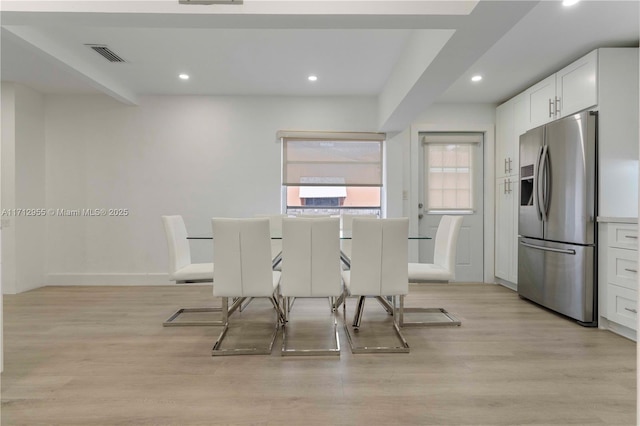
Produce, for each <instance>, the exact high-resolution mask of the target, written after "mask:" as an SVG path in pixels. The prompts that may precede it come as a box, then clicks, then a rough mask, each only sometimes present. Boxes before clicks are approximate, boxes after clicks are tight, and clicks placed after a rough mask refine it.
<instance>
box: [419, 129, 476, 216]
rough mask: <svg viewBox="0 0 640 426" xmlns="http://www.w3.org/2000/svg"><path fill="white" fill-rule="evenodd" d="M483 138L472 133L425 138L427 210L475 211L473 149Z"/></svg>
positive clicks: (427, 136)
mask: <svg viewBox="0 0 640 426" xmlns="http://www.w3.org/2000/svg"><path fill="white" fill-rule="evenodd" d="M481 137H482V135H480V134H471V133H469V134H464V133H463V134H452V133H446V134H445V133H429V134H428V135H425V136H424V138H423V143H424V144H425V150H424V153H425V165H426V168H427V173H426V176H425V179H426V182H425V192H426V193H425V194H424V195H425V200H426V206H427V211H433V212H437V211H473V209H474V200H473V158H474V155H473V150H474V149H477V148H478V147H479V144H480V142H481V139H480V138H481Z"/></svg>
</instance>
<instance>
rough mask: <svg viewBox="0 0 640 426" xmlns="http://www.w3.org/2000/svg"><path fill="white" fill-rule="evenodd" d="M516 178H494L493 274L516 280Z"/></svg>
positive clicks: (511, 280) (510, 280)
mask: <svg viewBox="0 0 640 426" xmlns="http://www.w3.org/2000/svg"><path fill="white" fill-rule="evenodd" d="M517 194H518V178H517V177H513V176H511V177H504V178H498V179H496V221H495V246H496V248H495V265H494V267H495V276H496V277H498V278H501V279H503V280H505V281H508V282H510V283H512V284H514V286H515V285H516V284H517V281H518V231H517V230H518V203H517V198H518V197H517Z"/></svg>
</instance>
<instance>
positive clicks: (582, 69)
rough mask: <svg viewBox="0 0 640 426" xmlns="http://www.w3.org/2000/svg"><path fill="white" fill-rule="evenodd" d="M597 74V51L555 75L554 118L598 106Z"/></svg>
mask: <svg viewBox="0 0 640 426" xmlns="http://www.w3.org/2000/svg"><path fill="white" fill-rule="evenodd" d="M597 72H598V51H597V50H594V51H593V52H591V53H589V54H588V55H586V56H584V57H582V58H580V59H578V60H577V61H575V62H574V63H572V64H570V65H568V66H566V67H565V68H563V69H562V70H560V71H558V72H557V73H556V85H557V89H556V96H557V100H556V108H557V112H559V115H557V116H556V117H558V118H559V117H566V116H567V115H571V114H574V113H576V112H578V111H581V110H583V109H585V108H589V107H592V106H594V105H597V104H598V88H597V80H598V78H597V77H598V76H597Z"/></svg>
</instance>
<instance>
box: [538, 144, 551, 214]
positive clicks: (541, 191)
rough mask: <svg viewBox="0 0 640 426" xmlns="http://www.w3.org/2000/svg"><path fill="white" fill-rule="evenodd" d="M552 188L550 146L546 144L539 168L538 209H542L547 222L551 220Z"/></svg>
mask: <svg viewBox="0 0 640 426" xmlns="http://www.w3.org/2000/svg"><path fill="white" fill-rule="evenodd" d="M550 188H551V176H549V146H548V145H545V146H544V147H543V148H542V155H541V156H540V167H539V168H538V209H540V215H541V216H542V221H543V222H547V221H548V220H549V217H548V213H549V198H550V197H549V190H550Z"/></svg>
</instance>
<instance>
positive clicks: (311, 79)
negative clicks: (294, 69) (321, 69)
mask: <svg viewBox="0 0 640 426" xmlns="http://www.w3.org/2000/svg"><path fill="white" fill-rule="evenodd" d="M307 79H308V80H309V81H316V80H318V76H317V75H310V76H309V77H307Z"/></svg>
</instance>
